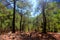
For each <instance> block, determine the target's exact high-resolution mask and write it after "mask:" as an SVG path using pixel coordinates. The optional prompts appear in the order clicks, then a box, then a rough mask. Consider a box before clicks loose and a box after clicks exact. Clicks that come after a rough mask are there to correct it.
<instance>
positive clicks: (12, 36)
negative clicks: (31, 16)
mask: <svg viewBox="0 0 60 40" xmlns="http://www.w3.org/2000/svg"><path fill="white" fill-rule="evenodd" d="M0 40H60V34H58V33H51V32H49V33H47V34H43V33H39V32H31V33H29V32H27V33H20V32H15V33H12V32H9V33H5V34H1V35H0Z"/></svg>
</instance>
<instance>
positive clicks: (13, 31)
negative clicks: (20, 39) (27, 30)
mask: <svg viewBox="0 0 60 40" xmlns="http://www.w3.org/2000/svg"><path fill="white" fill-rule="evenodd" d="M15 5H16V0H14V9H13V22H12V23H13V24H12V26H13V27H12V33H15Z"/></svg>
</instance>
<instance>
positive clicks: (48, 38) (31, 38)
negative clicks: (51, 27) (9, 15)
mask: <svg viewBox="0 0 60 40" xmlns="http://www.w3.org/2000/svg"><path fill="white" fill-rule="evenodd" d="M21 36H22V40H56V39H55V38H54V37H53V36H52V35H51V34H44V33H39V32H32V33H30V35H27V34H24V35H21Z"/></svg>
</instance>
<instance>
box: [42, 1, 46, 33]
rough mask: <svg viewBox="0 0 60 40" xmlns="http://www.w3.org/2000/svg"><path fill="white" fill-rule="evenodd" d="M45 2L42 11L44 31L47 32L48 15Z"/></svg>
mask: <svg viewBox="0 0 60 40" xmlns="http://www.w3.org/2000/svg"><path fill="white" fill-rule="evenodd" d="M45 6H46V5H45V2H43V4H42V13H43V30H42V32H43V33H46V16H45Z"/></svg>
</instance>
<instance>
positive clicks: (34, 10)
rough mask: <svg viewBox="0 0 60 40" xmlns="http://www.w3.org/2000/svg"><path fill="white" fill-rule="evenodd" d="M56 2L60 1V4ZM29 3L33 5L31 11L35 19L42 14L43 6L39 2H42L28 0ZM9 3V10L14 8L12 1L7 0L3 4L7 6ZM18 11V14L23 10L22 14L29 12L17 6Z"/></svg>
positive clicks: (39, 0)
mask: <svg viewBox="0 0 60 40" xmlns="http://www.w3.org/2000/svg"><path fill="white" fill-rule="evenodd" d="M0 1H1V0H0ZM22 1H27V0H22ZM44 1H49V2H50V1H53V0H44ZM54 1H58V2H60V0H54ZM28 2H29V3H30V4H31V5H32V6H31V7H32V9H31V10H32V11H31V16H32V17H34V16H37V15H39V14H40V13H41V5H40V4H39V3H38V2H41V0H28ZM7 3H9V4H10V5H8V6H7V7H8V8H13V7H14V6H13V5H14V4H13V2H10V0H6V1H4V2H3V4H4V5H6V4H7ZM16 10H18V12H21V10H23V11H22V12H23V13H25V12H26V10H27V7H26V9H21V8H18V7H17V5H16Z"/></svg>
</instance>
